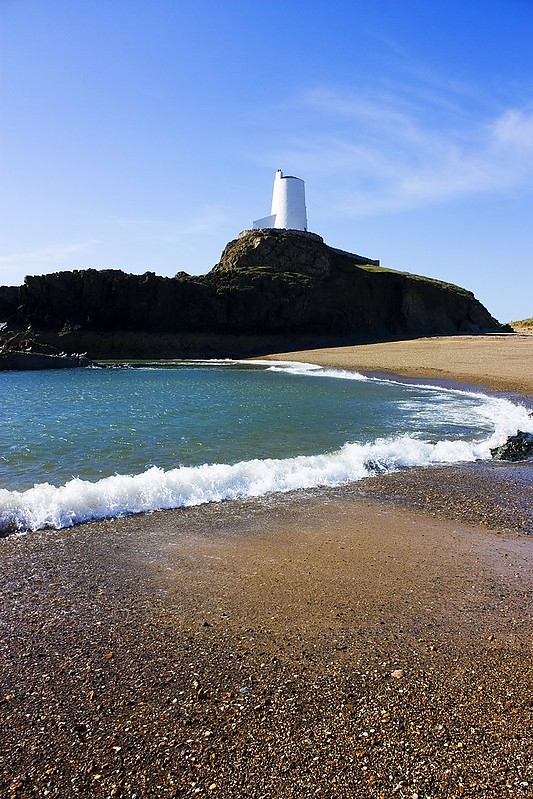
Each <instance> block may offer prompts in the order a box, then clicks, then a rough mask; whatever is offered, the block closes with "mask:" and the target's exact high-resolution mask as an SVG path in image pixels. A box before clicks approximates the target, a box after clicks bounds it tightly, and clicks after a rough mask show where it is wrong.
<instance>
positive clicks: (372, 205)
mask: <svg viewBox="0 0 533 799" xmlns="http://www.w3.org/2000/svg"><path fill="white" fill-rule="evenodd" d="M471 94H472V90H471V89H469V90H468V91H467V90H466V89H461V91H459V90H457V91H455V92H454V91H453V90H452V89H451V88H450V87H448V90H447V91H445V90H444V88H443V87H439V86H437V87H436V86H431V85H428V86H413V85H410V86H406V87H400V86H396V87H394V91H392V90H391V87H390V86H389V87H387V88H383V87H381V88H380V90H379V91H376V92H374V93H373V94H372V95H368V94H366V95H365V94H364V93H362V92H361V93H357V92H355V93H354V92H351V93H350V92H346V91H336V90H333V89H328V88H324V87H322V88H317V89H314V90H312V91H308V92H305V93H304V94H303V95H302V96H301V97H300V98H299V106H300V110H301V112H302V113H305V114H306V123H307V124H306V126H305V129H306V133H305V135H303V136H289V137H287V138H286V140H285V143H284V156H285V157H286V158H287V162H289V163H291V169H296V168H298V169H299V170H301V172H302V174H305V175H307V176H311V175H312V176H313V177H314V180H315V183H317V182H318V181H320V183H322V182H323V184H324V185H325V184H326V183H327V182H329V183H330V184H334V185H335V192H334V193H333V192H330V191H329V190H328V189H327V188H326V190H325V191H324V192H322V191H321V197H322V200H323V211H324V212H327V210H326V209H327V208H329V210H330V212H331V213H334V214H336V215H338V214H345V215H354V214H356V215H361V214H365V213H372V214H374V213H379V212H392V211H401V210H408V209H412V208H418V207H424V206H427V205H431V204H435V203H439V202H443V201H448V200H453V199H455V198H460V197H465V196H468V195H478V194H481V193H484V192H485V193H486V192H503V191H509V190H518V189H520V188H523V187H530V186H533V110H532V108H531V107H528V106H524V107H522V108H518V107H516V108H503V109H500V110H499V111H498V112H495V110H494V105H493V104H492V103H491V104H489V105H490V109H487V108H486V107H485V108H481V106H483V103H482V101H481V99H479V98H478V99H479V102H478V103H477V104H475V103H473V102H471V101H470V95H471ZM278 158H279V155H278ZM322 178H324V180H323V181H322ZM326 179H327V180H326Z"/></svg>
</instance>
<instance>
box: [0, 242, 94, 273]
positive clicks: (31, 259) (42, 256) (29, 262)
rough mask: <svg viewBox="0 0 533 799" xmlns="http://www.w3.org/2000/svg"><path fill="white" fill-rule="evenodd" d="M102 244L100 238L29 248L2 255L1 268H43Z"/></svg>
mask: <svg viewBox="0 0 533 799" xmlns="http://www.w3.org/2000/svg"><path fill="white" fill-rule="evenodd" d="M97 244H101V241H100V240H99V239H88V240H87V241H82V242H77V243H75V244H74V243H73V244H60V245H57V246H51V247H41V248H40V249H37V250H27V251H24V252H17V253H12V254H11V255H0V269H2V270H3V269H5V268H8V267H16V268H17V269H20V268H21V267H25V266H28V267H29V268H32V269H37V270H39V269H41V268H42V267H43V266H49V265H50V264H54V263H57V264H58V265H59V264H61V262H62V261H63V259H64V258H66V257H67V256H70V255H72V254H73V253H78V252H82V251H83V250H88V249H90V248H91V247H95V246H96V245H97Z"/></svg>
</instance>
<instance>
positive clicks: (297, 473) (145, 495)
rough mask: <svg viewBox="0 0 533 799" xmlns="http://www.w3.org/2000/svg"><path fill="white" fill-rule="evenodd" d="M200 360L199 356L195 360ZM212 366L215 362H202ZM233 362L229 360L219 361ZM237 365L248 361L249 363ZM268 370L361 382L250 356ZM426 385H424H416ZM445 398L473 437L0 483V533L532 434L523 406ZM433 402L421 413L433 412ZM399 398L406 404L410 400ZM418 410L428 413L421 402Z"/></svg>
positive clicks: (280, 485)
mask: <svg viewBox="0 0 533 799" xmlns="http://www.w3.org/2000/svg"><path fill="white" fill-rule="evenodd" d="M198 363H200V362H198ZM206 363H208V364H210V365H212V364H213V362H206ZM218 363H219V364H225V363H228V364H235V363H236V362H235V361H219V362H218ZM242 363H245V364H249V363H250V361H243V362H242ZM252 363H255V364H257V365H262V366H267V367H268V368H270V369H281V370H283V371H288V372H291V373H292V374H298V375H302V376H311V375H312V376H320V377H339V378H344V379H350V380H353V379H355V380H365V379H373V378H364V377H363V376H362V375H358V374H357V373H353V372H343V371H342V370H330V369H322V368H321V367H319V366H315V365H312V364H299V363H291V362H283V361H279V362H274V363H273V362H272V361H255V362H252ZM420 388H423V389H424V390H427V389H428V386H421V387H420ZM434 390H435V391H438V392H441V394H442V397H443V398H445V399H446V398H447V397H449V395H450V393H453V394H457V395H461V397H462V399H463V401H464V400H465V399H466V398H469V400H470V402H469V403H468V407H466V406H465V405H464V404H462V403H461V402H460V397H459V396H458V398H457V399H458V400H459V401H458V403H457V406H456V408H454V409H453V411H452V414H451V416H450V403H449V402H447V409H446V412H447V420H448V422H449V421H452V422H453V421H454V417H455V415H456V419H457V422H458V423H459V422H461V421H462V420H464V417H465V414H466V415H467V416H468V418H469V422H470V423H472V422H473V421H475V422H476V423H477V424H476V425H474V426H477V427H478V429H479V430H480V434H479V438H478V439H477V440H473V441H472V440H464V439H459V440H458V439H455V440H454V439H448V438H447V439H444V440H439V441H429V440H424V439H422V438H421V437H417V436H416V434H415V435H402V436H395V437H391V438H380V439H377V440H375V441H373V442H370V443H346V444H345V445H344V446H343V447H341V449H339V450H337V451H336V452H331V453H323V454H320V455H313V456H303V455H302V456H298V457H292V458H280V459H264V460H257V459H256V460H248V461H242V462H240V463H235V464H224V463H214V464H204V465H202V466H195V467H179V468H175V469H169V470H166V471H165V470H163V469H160V468H158V467H157V466H153V467H151V468H149V469H147V470H146V471H144V472H142V473H140V474H135V475H127V474H117V475H114V476H111V477H106V478H103V479H101V480H98V481H96V482H90V481H87V480H82V479H80V478H74V479H72V480H70V481H68V482H67V483H66V484H65V485H62V486H54V485H50V484H49V483H40V484H37V485H35V486H34V487H33V488H31V489H28V490H26V491H9V490H6V489H0V531H2V530H4V531H5V530H20V531H24V530H37V529H42V528H44V527H56V528H61V527H70V526H72V525H74V524H78V523H80V522H84V521H89V520H94V519H104V518H112V517H117V516H125V515H127V514H132V513H139V512H146V511H154V510H163V509H169V508H179V507H187V506H192V505H201V504H204V503H207V502H220V501H222V500H229V499H237V498H243V497H257V496H262V495H264V494H268V493H271V492H286V491H292V490H295V489H304V488H313V487H318V486H339V485H342V484H345V483H349V482H352V481H357V480H361V479H363V478H364V477H367V476H370V475H372V474H376V473H380V472H390V471H394V470H397V469H401V468H405V467H413V466H429V465H433V464H449V463H458V462H469V461H475V460H478V459H486V458H489V457H490V448H491V447H494V446H497V445H498V444H501V443H502V442H504V441H505V440H506V439H507V437H508V436H509V435H513V434H515V433H516V431H517V430H519V429H520V430H525V431H530V432H533V419H532V418H531V416H530V414H529V412H528V410H527V409H526V408H525V407H523V406H521V405H517V404H514V403H512V402H510V401H508V400H506V399H503V398H499V397H488V396H485V395H483V394H477V393H475V392H463V391H460V390H456V389H453V390H449V389H443V388H435V389H434ZM436 401H437V404H436V406H434V407H433V408H432V409H431V410H428V411H427V413H430V414H435V413H438V405H439V401H440V399H439V396H438V395H436ZM405 402H409V400H408V399H406V400H405ZM420 412H421V414H424V413H426V410H425V409H424V407H423V405H422V406H421V409H420Z"/></svg>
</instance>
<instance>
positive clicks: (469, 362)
mask: <svg viewBox="0 0 533 799" xmlns="http://www.w3.org/2000/svg"><path fill="white" fill-rule="evenodd" d="M265 357H266V358H271V359H279V360H294V361H302V362H304V363H317V364H319V365H320V366H330V367H336V368H340V369H353V370H355V371H359V372H363V373H365V374H367V373H376V372H377V373H388V374H395V375H400V376H404V377H417V378H422V379H425V380H430V381H434V380H451V381H453V382H456V383H464V384H466V385H473V386H474V385H475V386H482V387H485V388H488V389H491V390H493V391H503V392H511V393H524V394H529V395H532V394H533V334H531V333H520V334H518V333H515V334H504V335H498V334H494V335H490V336H434V337H431V338H419V339H412V340H410V341H391V342H385V343H382V344H361V345H358V346H354V347H332V348H331V349H327V350H305V351H303V352H290V353H281V354H278V355H267V356H265Z"/></svg>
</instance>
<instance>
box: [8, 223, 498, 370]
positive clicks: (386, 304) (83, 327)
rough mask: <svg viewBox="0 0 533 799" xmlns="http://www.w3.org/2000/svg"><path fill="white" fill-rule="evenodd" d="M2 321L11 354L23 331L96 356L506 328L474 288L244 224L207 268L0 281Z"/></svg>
mask: <svg viewBox="0 0 533 799" xmlns="http://www.w3.org/2000/svg"><path fill="white" fill-rule="evenodd" d="M0 323H1V329H0V346H3V347H4V354H5V352H6V351H11V349H12V348H10V346H9V340H10V339H12V338H13V335H14V334H15V333H16V334H18V335H19V336H20V335H22V333H24V336H25V338H26V343H28V342H29V343H30V344H29V345H30V346H31V348H32V352H33V353H36V352H41V351H42V352H43V353H45V352H46V348H55V351H56V353H59V352H62V353H67V354H68V355H71V354H73V353H79V352H84V353H87V354H88V356H89V357H90V358H97V359H105V358H117V359H120V358H146V357H148V358H179V357H216V356H222V357H227V356H247V355H254V354H260V353H265V352H276V351H280V350H283V349H291V348H298V349H305V348H307V347H316V346H331V345H334V344H351V343H359V342H372V341H384V340H395V339H407V338H415V337H418V336H422V335H424V336H427V335H455V334H461V333H463V334H464V333H489V332H501V331H502V330H503V329H504V328H503V327H502V326H501V325H500V324H499V323H498V322H497V321H496V320H495V319H494V318H493V317H492V316H491V315H490V313H489V312H488V311H487V309H486V308H484V306H483V305H482V304H481V303H480V302H479V301H478V300H476V298H475V297H474V295H473V294H472V293H471V292H469V291H466V290H465V289H462V288H459V287H458V286H454V285H451V284H448V283H443V282H440V281H437V280H432V279H429V278H424V277H419V276H417V275H411V274H408V273H403V272H397V271H394V270H391V269H384V268H382V267H380V265H379V261H376V260H372V259H369V258H364V257H362V256H359V255H355V254H352V253H348V252H344V251H342V250H338V249H335V248H333V247H329V246H328V245H327V244H325V243H324V241H323V239H322V238H321V237H320V236H317V235H315V234H312V233H302V232H299V231H287V230H248V231H244V232H243V233H241V234H240V236H239V237H238V238H237V239H235V240H234V241H231V242H230V243H229V244H228V245H227V246H226V247H225V249H224V252H223V253H222V256H221V259H220V262H219V263H218V264H217V265H216V266H215V267H214V268H213V269H212V270H211V271H210V272H209V273H208V274H206V275H200V276H191V275H188V274H186V273H184V272H180V273H178V274H177V275H176V276H175V277H173V278H170V277H159V276H157V275H156V274H154V273H153V272H146V273H145V274H144V275H131V274H126V273H124V272H122V271H120V270H111V269H106V270H96V269H86V270H75V271H71V272H57V273H55V274H50V275H42V276H33V277H27V278H26V279H25V281H24V284H23V285H22V286H20V287H1V288H0ZM43 348H44V349H43ZM26 349H28V347H27V348H26Z"/></svg>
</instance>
